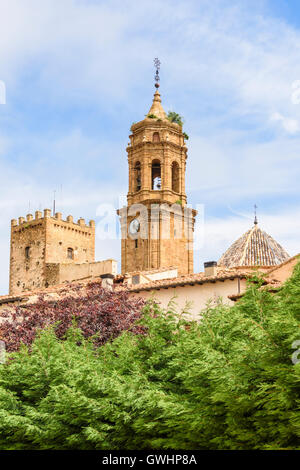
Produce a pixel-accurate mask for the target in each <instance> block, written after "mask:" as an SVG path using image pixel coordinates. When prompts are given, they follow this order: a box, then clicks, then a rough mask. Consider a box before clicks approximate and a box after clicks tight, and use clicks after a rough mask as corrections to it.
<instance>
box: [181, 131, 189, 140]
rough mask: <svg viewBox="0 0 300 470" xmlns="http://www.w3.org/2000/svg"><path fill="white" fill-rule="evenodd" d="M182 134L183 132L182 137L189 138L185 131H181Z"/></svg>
mask: <svg viewBox="0 0 300 470" xmlns="http://www.w3.org/2000/svg"><path fill="white" fill-rule="evenodd" d="M182 134H183V137H184V138H185V140H189V136H188V135H187V133H186V132H183V133H182Z"/></svg>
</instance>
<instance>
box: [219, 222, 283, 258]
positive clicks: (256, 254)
mask: <svg viewBox="0 0 300 470" xmlns="http://www.w3.org/2000/svg"><path fill="white" fill-rule="evenodd" d="M289 258H290V256H289V254H288V253H287V252H286V251H285V250H284V248H282V246H281V245H279V243H277V242H276V240H274V238H272V237H271V236H270V235H268V234H267V233H266V232H264V231H263V230H261V229H260V228H259V227H258V226H257V225H254V227H252V228H251V230H248V232H246V233H244V235H242V236H241V237H240V238H239V239H238V240H236V241H235V242H234V243H233V244H232V245H231V246H230V248H228V250H227V251H226V252H225V253H224V254H223V256H222V257H221V258H220V260H219V262H218V265H220V266H226V267H233V266H250V265H251V266H276V265H279V264H281V263H283V262H285V261H287V260H288V259H289Z"/></svg>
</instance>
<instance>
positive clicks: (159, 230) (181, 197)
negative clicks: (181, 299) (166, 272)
mask: <svg viewBox="0 0 300 470" xmlns="http://www.w3.org/2000/svg"><path fill="white" fill-rule="evenodd" d="M157 76H158V71H157V74H156V77H157ZM156 80H157V78H156ZM157 81H158V80H157ZM155 86H156V91H155V94H154V99H153V103H152V106H151V108H150V110H149V112H148V114H147V115H146V117H145V119H143V120H142V121H140V122H137V123H135V124H133V125H132V126H131V132H132V133H131V135H130V142H129V144H128V147H127V149H126V150H127V154H128V169H129V189H128V194H127V207H123V208H122V209H119V211H118V214H119V216H120V218H121V231H122V255H121V256H122V272H123V273H125V272H136V271H147V270H151V269H160V268H166V267H171V266H172V267H177V268H178V273H179V275H181V274H188V273H192V272H193V230H194V222H195V216H196V211H195V210H193V209H190V208H188V207H187V205H186V204H187V197H186V193H185V170H186V160H187V147H186V145H185V139H184V134H183V132H182V126H181V125H180V124H177V123H176V122H171V121H170V120H169V119H168V117H167V115H166V113H165V111H164V109H163V107H162V104H161V97H160V93H159V91H158V87H159V84H158V83H156V84H155Z"/></svg>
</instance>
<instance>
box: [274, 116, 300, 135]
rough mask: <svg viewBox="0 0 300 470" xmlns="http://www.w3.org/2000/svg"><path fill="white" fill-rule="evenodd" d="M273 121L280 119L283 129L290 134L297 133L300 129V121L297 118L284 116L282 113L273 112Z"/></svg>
mask: <svg viewBox="0 0 300 470" xmlns="http://www.w3.org/2000/svg"><path fill="white" fill-rule="evenodd" d="M271 120H272V121H279V122H280V123H281V125H282V127H283V129H284V130H285V131H286V132H288V133H289V134H297V133H298V132H299V131H300V123H299V121H297V120H296V119H290V118H288V117H285V116H282V114H280V113H273V114H272V115H271Z"/></svg>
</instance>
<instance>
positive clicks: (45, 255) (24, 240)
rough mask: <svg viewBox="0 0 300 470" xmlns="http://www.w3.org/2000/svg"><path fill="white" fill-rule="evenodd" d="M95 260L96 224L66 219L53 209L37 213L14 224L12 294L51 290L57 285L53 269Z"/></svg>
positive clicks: (10, 276) (12, 226) (21, 218)
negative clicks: (44, 288)
mask: <svg viewBox="0 0 300 470" xmlns="http://www.w3.org/2000/svg"><path fill="white" fill-rule="evenodd" d="M94 261H95V222H94V221H93V220H91V221H90V222H89V225H86V224H85V221H84V219H79V220H78V222H77V223H75V222H74V221H73V217H72V216H71V215H69V216H68V217H67V219H66V220H63V219H62V214H61V213H60V212H57V213H56V214H55V216H51V211H50V209H45V210H44V214H42V212H40V211H36V213H35V217H33V215H32V214H28V215H27V216H26V218H24V217H19V219H18V221H17V220H16V219H13V220H12V221H11V241H10V275H9V293H10V294H11V295H15V294H19V293H21V292H24V291H26V290H27V291H28V290H35V289H38V288H43V287H48V285H51V284H53V283H55V282H54V281H53V279H54V270H55V268H56V267H57V266H58V265H59V264H63V265H69V264H74V265H75V264H78V263H91V262H94Z"/></svg>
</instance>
